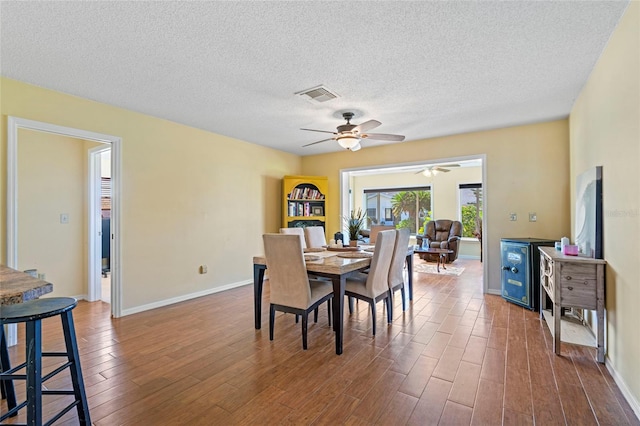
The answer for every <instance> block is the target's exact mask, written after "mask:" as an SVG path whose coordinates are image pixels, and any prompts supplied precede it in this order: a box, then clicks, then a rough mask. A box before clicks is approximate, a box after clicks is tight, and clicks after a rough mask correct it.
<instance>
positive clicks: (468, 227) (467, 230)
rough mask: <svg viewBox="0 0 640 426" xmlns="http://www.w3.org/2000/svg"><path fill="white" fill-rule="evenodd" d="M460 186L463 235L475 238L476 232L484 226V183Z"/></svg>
mask: <svg viewBox="0 0 640 426" xmlns="http://www.w3.org/2000/svg"><path fill="white" fill-rule="evenodd" d="M459 188H460V189H459V191H460V198H459V199H460V221H461V222H462V236H463V237H469V238H474V237H475V235H474V232H475V231H476V230H478V231H479V230H480V229H481V226H482V184H481V183H467V184H461V185H459Z"/></svg>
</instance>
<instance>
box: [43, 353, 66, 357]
mask: <svg viewBox="0 0 640 426" xmlns="http://www.w3.org/2000/svg"><path fill="white" fill-rule="evenodd" d="M42 356H68V354H67V353H66V352H42Z"/></svg>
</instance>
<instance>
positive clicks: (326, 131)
mask: <svg viewBox="0 0 640 426" xmlns="http://www.w3.org/2000/svg"><path fill="white" fill-rule="evenodd" d="M300 130H308V131H309V132H320V133H331V134H332V135H337V133H336V132H330V131H328V130H316V129H300Z"/></svg>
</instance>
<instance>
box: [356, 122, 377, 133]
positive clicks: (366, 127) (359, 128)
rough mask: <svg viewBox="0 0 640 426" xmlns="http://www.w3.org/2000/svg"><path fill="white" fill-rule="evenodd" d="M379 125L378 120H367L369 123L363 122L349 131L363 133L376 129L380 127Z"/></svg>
mask: <svg viewBox="0 0 640 426" xmlns="http://www.w3.org/2000/svg"><path fill="white" fill-rule="evenodd" d="M381 124H382V123H381V122H379V121H378V120H369V121H365V122H364V123H362V124H358V125H357V126H356V127H354V128H353V129H351V131H352V132H359V133H364V132H366V131H367V130H371V129H375V128H376V127H378V126H380V125H381Z"/></svg>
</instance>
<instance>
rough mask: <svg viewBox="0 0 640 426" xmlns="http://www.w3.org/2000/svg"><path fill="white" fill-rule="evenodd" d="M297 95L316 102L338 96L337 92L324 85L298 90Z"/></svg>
mask: <svg viewBox="0 0 640 426" xmlns="http://www.w3.org/2000/svg"><path fill="white" fill-rule="evenodd" d="M296 95H298V96H301V97H302V98H303V99H305V100H307V101H309V102H311V103H314V104H320V103H322V102H327V101H330V100H332V99H335V98H337V97H338V94H337V93H336V92H334V91H332V90H329V89H327V88H326V87H324V86H323V85H320V86H316V87H313V88H311V89H307V90H303V91H302V92H296Z"/></svg>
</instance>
